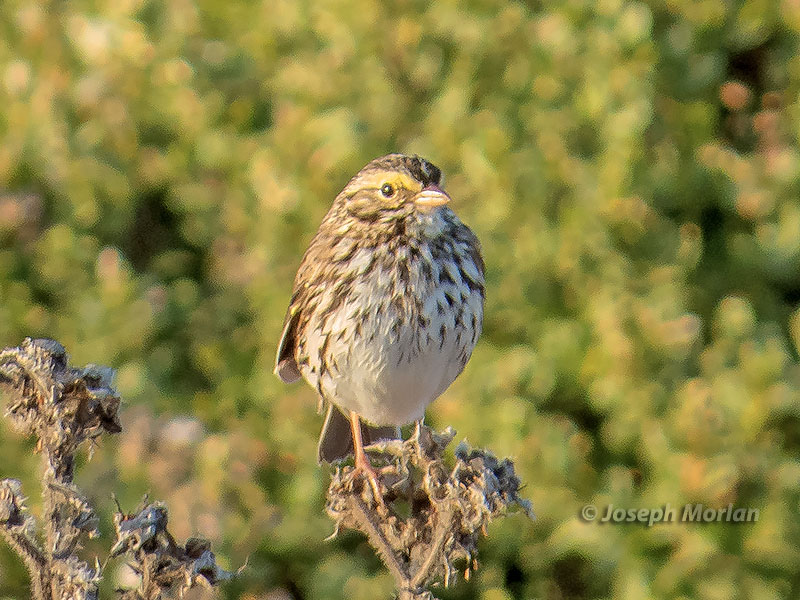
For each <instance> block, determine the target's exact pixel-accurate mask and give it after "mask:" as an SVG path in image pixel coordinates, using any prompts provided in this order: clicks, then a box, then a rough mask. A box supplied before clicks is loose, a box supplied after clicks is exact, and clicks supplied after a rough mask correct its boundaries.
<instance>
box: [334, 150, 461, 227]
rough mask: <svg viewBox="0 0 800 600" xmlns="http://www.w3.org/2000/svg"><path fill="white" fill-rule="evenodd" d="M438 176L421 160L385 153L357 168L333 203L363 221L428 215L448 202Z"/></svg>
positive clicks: (434, 167) (415, 157)
mask: <svg viewBox="0 0 800 600" xmlns="http://www.w3.org/2000/svg"><path fill="white" fill-rule="evenodd" d="M441 176H442V172H441V171H440V170H439V169H438V168H437V167H436V166H435V165H433V164H431V163H429V162H428V161H427V160H425V159H423V158H419V157H418V156H406V155H404V154H388V155H386V156H382V157H381V158H376V159H375V160H373V161H371V162H370V163H369V164H367V166H365V167H364V168H363V169H361V170H360V171H359V172H358V174H357V175H356V176H355V177H353V179H351V180H350V182H349V183H348V184H347V186H345V188H344V190H342V192H341V194H339V196H338V198H337V201H339V202H341V203H342V205H343V207H344V209H345V210H346V211H347V212H348V213H349V214H350V215H352V216H353V217H355V218H357V219H359V220H362V221H367V222H376V221H382V220H394V219H397V218H405V217H408V216H411V215H413V214H415V213H422V214H426V213H431V212H433V211H435V210H436V209H437V208H438V207H440V206H443V205H445V204H447V203H448V202H449V201H450V196H448V195H447V193H446V192H445V191H444V190H443V189H442V188H441V187H439V184H440V180H441Z"/></svg>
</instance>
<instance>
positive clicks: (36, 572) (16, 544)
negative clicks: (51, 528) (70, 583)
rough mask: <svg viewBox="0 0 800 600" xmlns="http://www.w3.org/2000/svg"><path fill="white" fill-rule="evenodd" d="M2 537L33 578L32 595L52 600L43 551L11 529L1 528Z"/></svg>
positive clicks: (44, 599) (43, 599)
mask: <svg viewBox="0 0 800 600" xmlns="http://www.w3.org/2000/svg"><path fill="white" fill-rule="evenodd" d="M0 535H2V536H3V539H4V540H5V541H6V543H7V544H8V545H9V546H11V548H12V549H13V550H14V552H16V553H17V555H18V556H20V557H21V558H22V561H23V562H24V563H25V568H26V569H27V570H28V574H29V575H30V578H31V587H32V588H33V589H32V590H31V591H32V595H33V597H34V598H36V599H37V600H39V599H42V600H51V598H52V593H51V590H50V585H49V579H48V577H46V576H45V573H46V572H47V571H46V570H45V567H46V564H47V563H46V561H45V558H44V556H43V555H42V551H41V549H40V548H39V547H38V546H36V544H34V543H33V542H32V541H31V540H29V539H28V538H27V537H26V536H25V535H23V534H21V533H16V532H15V531H14V530H13V529H12V528H10V527H2V528H0Z"/></svg>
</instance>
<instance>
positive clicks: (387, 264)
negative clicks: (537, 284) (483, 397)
mask: <svg viewBox="0 0 800 600" xmlns="http://www.w3.org/2000/svg"><path fill="white" fill-rule="evenodd" d="M440 177H441V171H440V170H439V169H438V168H437V167H435V166H434V165H432V164H431V163H429V162H428V161H426V160H423V159H421V158H419V157H416V156H405V155H402V154H389V155H388V156H383V157H381V158H376V159H375V160H373V161H372V162H370V163H369V164H368V165H367V166H365V167H364V168H363V169H361V171H359V172H358V174H357V175H356V176H355V177H353V179H351V180H350V182H349V183H348V184H347V185H346V186H345V188H344V189H343V190H342V191H341V193H339V195H338V196H336V199H335V200H334V201H333V206H332V207H331V209H330V210H329V211H328V214H327V215H326V216H325V218H324V219H323V221H322V224H321V225H320V227H319V230H318V231H317V234H316V235H315V236H314V239H313V240H312V241H311V245H310V246H309V248H308V250H307V251H306V253H305V255H304V256H303V260H302V262H301V264H300V268H299V270H298V272H297V276H296V278H295V281H294V290H293V292H292V299H291V302H290V303H289V309H288V311H287V314H286V322H285V324H284V327H283V334H282V337H281V341H280V344H279V347H278V355H277V360H276V366H275V373H276V374H277V375H278V376H279V377H280V378H281V379H282V380H283V381H284V382H287V383H289V382H293V381H296V380H297V379H299V378H300V377H301V376H302V377H304V378H305V380H306V381H307V382H308V383H309V384H311V385H312V386H313V387H314V388H316V390H317V392H318V393H319V396H320V401H321V402H327V403H328V413H327V416H326V418H325V425H324V426H323V429H322V434H321V435H320V440H319V447H318V454H319V460H320V461H328V462H332V461H335V460H339V459H342V458H344V457H346V456H347V455H348V454H349V453H351V452H353V451H354V453H355V460H356V469H357V470H360V471H362V472H363V473H364V474H365V475H366V476H367V477H368V478H369V480H370V484H371V485H372V487H373V489H374V490H377V487H376V486H377V483H376V478H375V473H374V471H373V470H372V468H371V466H370V463H369V461H368V459H367V458H366V455H365V454H364V450H363V445H364V443H366V444H369V443H372V442H375V441H377V440H379V439H386V438H397V437H398V435H399V429H398V427H399V426H400V425H405V424H407V423H411V422H412V421H415V420H420V419H422V416H423V414H424V412H425V407H426V406H427V405H428V404H430V403H431V402H432V401H433V400H435V399H436V398H437V397H438V396H439V395H440V394H441V393H442V392H444V390H445V389H447V387H448V386H449V385H450V384H451V383H452V382H453V380H454V379H455V378H456V377H457V376H458V375H459V373H461V371H462V370H463V369H464V366H465V365H466V364H467V361H468V360H469V357H470V355H471V354H472V349H473V348H474V347H475V343H476V342H477V340H478V336H479V335H480V333H481V325H482V321H483V297H484V288H483V284H484V279H483V259H482V258H481V254H480V244H479V242H478V239H477V238H476V237H475V235H474V234H473V233H472V231H470V229H469V228H468V227H467V226H466V225H464V224H463V223H462V222H461V221H460V220H459V219H458V217H457V216H456V215H455V213H453V211H452V210H450V208H448V207H446V206H445V204H447V202H449V200H450V197H449V196H448V195H447V194H446V193H445V192H444V190H442V189H441V188H440V187H439V182H440ZM340 411H341V412H340ZM343 413H344V414H343ZM345 415H347V417H345ZM362 420H363V421H365V422H362ZM351 433H352V439H351Z"/></svg>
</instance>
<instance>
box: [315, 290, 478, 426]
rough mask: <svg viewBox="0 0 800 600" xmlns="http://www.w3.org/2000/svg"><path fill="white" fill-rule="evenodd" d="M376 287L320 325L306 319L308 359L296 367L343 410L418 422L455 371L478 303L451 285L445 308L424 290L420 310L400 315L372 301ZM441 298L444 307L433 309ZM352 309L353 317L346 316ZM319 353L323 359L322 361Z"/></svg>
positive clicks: (474, 334) (473, 337)
mask: <svg viewBox="0 0 800 600" xmlns="http://www.w3.org/2000/svg"><path fill="white" fill-rule="evenodd" d="M379 284H380V282H375V281H373V282H369V283H368V284H366V285H365V286H364V287H363V288H362V289H360V290H357V292H361V293H355V294H354V295H353V296H352V300H351V302H346V303H343V304H342V305H341V306H340V307H339V308H338V309H337V310H336V311H335V313H334V314H332V315H331V316H330V317H329V318H328V320H327V322H326V323H325V326H324V327H322V326H317V325H318V324H317V323H313V322H312V323H310V327H309V328H308V329H307V334H306V344H307V350H308V357H309V360H308V363H307V364H305V365H302V366H301V372H302V373H303V376H304V377H305V379H306V380H307V381H308V382H309V383H310V384H311V385H313V386H314V387H316V388H317V389H318V390H319V391H320V392H321V393H322V396H323V397H324V398H326V399H327V400H329V401H331V402H333V403H334V404H336V405H337V406H339V407H340V408H342V409H344V410H345V411H348V410H352V411H354V412H356V413H358V414H359V415H360V416H361V417H363V418H364V419H365V420H367V421H369V422H371V423H373V424H376V425H405V424H407V423H410V422H412V421H415V420H417V419H420V418H421V417H422V416H423V414H424V412H425V408H426V407H427V406H428V404H430V403H431V402H432V401H433V400H435V399H436V398H437V397H438V396H439V395H441V394H442V392H444V390H446V389H447V388H448V386H449V385H450V384H451V383H452V382H453V380H454V379H455V378H456V377H457V376H458V375H459V373H461V371H462V370H463V368H464V365H465V364H466V362H467V360H469V357H470V355H471V354H472V349H473V348H474V346H475V342H476V341H477V339H478V336H479V335H480V328H481V322H482V312H483V300H482V298H481V297H480V295H479V294H471V295H470V294H469V293H468V290H467V292H464V290H463V288H462V289H461V290H459V291H456V290H452V289H451V290H449V291H450V292H451V294H450V295H451V298H455V301H454V302H453V304H452V306H450V305H448V304H447V303H446V300H445V295H444V290H443V289H438V288H437V289H430V290H426V291H428V292H429V293H428V294H427V295H423V296H422V297H423V298H424V301H423V304H422V306H421V309H422V310H421V311H419V313H418V314H415V315H414V316H413V317H412V318H408V317H406V318H405V319H403V318H402V317H401V313H399V312H398V311H397V310H396V308H395V307H393V306H391V305H389V306H378V305H376V304H375V302H374V300H375V296H374V295H373V294H372V293H370V292H374V289H376V286H377V285H379ZM461 292H463V293H461ZM324 302H325V301H324V300H323V301H322V303H321V304H323V305H324ZM442 303H445V304H444V305H445V306H446V307H447V309H446V311H444V312H442V311H441V310H440V309H439V308H438V306H440V305H442ZM356 313H357V314H359V318H357V319H353V318H352V316H353V314H356ZM457 316H459V317H460V318H459V319H458V321H457V319H456V317H457ZM412 321H413V322H412ZM398 322H402V324H401V325H399V326H398ZM356 324H358V329H356ZM314 331H324V332H325V333H324V334H314V333H313V332H314ZM320 350H322V351H320ZM321 355H324V356H327V357H329V360H328V361H327V363H326V364H325V365H323V364H322V360H321V358H320V357H321Z"/></svg>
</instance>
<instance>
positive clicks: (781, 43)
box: [0, 0, 800, 600]
mask: <svg viewBox="0 0 800 600" xmlns="http://www.w3.org/2000/svg"><path fill="white" fill-rule="evenodd" d="M798 31H800V3H798V2H797V1H796V0H746V1H735V2H728V1H724V0H696V1H693V0H663V1H660V0H651V1H648V2H626V1H623V0H597V1H594V0H592V1H588V0H565V1H561V2H546V3H537V2H530V3H528V4H525V3H505V2H497V1H491V0H483V1H480V0H476V1H473V2H455V1H447V0H439V1H437V2H433V3H428V2H422V1H417V0H393V1H390V2H385V3H384V2H378V1H377V0H376V1H370V0H359V1H356V2H344V1H342V0H320V1H316V2H295V1H292V0H263V1H262V2H256V1H243V0H235V1H231V2H217V1H212V0H195V1H191V0H172V1H171V2H168V3H160V2H150V1H146V0H114V1H108V0H106V1H104V0H95V1H89V0H75V1H72V2H30V1H28V0H8V1H6V2H4V3H3V8H2V13H0V344H2V346H7V345H17V344H18V343H19V342H20V341H21V339H22V338H23V337H24V336H26V335H31V336H46V337H53V338H56V339H58V340H60V341H61V342H62V343H64V344H65V345H66V347H67V348H68V350H69V351H70V353H71V355H72V360H73V362H74V363H76V364H85V363H87V362H95V363H102V364H109V365H111V366H113V367H115V368H117V369H118V378H117V382H118V387H119V390H120V391H121V393H122V394H123V397H124V399H125V407H124V416H123V425H124V427H125V432H124V433H123V434H122V435H121V436H119V437H118V438H117V439H114V440H106V441H104V442H103V443H102V444H101V446H100V447H99V448H98V449H97V451H96V452H95V456H94V458H93V460H92V461H91V462H88V463H87V464H86V465H85V466H84V467H83V468H82V470H81V471H80V473H79V483H80V485H81V486H82V487H83V488H84V489H85V490H87V491H90V493H91V495H92V498H93V500H94V501H95V503H96V504H97V505H98V506H100V507H101V508H102V511H103V514H104V515H105V517H104V518H105V522H104V529H105V531H106V532H109V531H110V527H109V523H108V515H109V514H110V512H111V511H112V509H113V504H112V502H111V500H110V493H111V491H113V490H115V491H116V492H117V493H118V495H119V497H120V501H121V502H122V505H123V507H125V508H126V509H129V510H130V509H132V508H134V507H135V506H136V504H137V503H138V501H139V499H140V498H141V496H142V494H144V493H145V492H146V491H150V492H151V494H152V497H154V498H160V499H163V500H165V501H166V502H167V503H168V504H169V505H170V507H171V522H172V527H173V530H174V532H175V533H176V534H177V536H178V537H179V538H181V539H184V538H185V537H187V536H189V535H191V534H193V533H199V534H202V535H205V536H207V537H210V538H211V539H212V541H213V543H214V547H215V549H216V551H217V554H218V555H219V557H220V560H221V561H222V562H223V564H227V565H228V566H229V567H232V568H235V567H237V566H239V565H240V564H242V563H243V562H244V561H245V559H246V558H247V557H249V568H248V570H247V571H246V572H245V573H244V574H243V575H242V576H241V577H240V579H239V580H238V581H237V582H235V583H233V584H232V585H229V586H228V587H226V588H225V590H224V592H223V593H222V596H223V597H226V598H246V599H248V600H256V599H267V598H269V599H270V600H277V599H283V598H298V599H299V598H303V599H317V598H352V599H356V600H359V599H364V600H366V599H372V598H389V597H391V593H392V582H391V580H390V578H389V576H388V575H387V574H386V573H385V572H384V571H383V570H382V569H381V566H380V563H379V562H378V561H377V559H375V558H374V556H373V554H372V552H371V551H370V549H369V548H368V547H367V545H366V544H365V543H364V541H363V540H362V539H361V538H360V537H358V536H355V535H346V536H344V537H342V538H340V539H338V540H337V541H333V542H326V541H324V538H325V537H326V536H327V535H328V534H329V533H330V532H331V529H332V525H331V522H330V521H329V520H328V519H327V517H325V516H324V514H323V512H322V505H323V497H324V490H325V488H326V486H327V482H328V476H327V473H326V471H325V470H324V469H321V468H319V467H318V466H317V465H316V461H315V444H316V435H317V433H318V429H319V427H320V425H321V417H320V416H318V415H317V414H316V413H315V406H316V400H315V397H314V392H313V390H311V389H310V388H308V387H306V386H301V385H297V386H292V387H285V386H283V385H281V384H280V383H279V381H278V380H277V379H276V378H275V377H274V376H273V375H272V362H273V356H274V351H275V346H276V343H277V340H278V337H279V333H280V326H281V322H282V319H283V316H284V310H285V306H286V304H287V302H288V298H289V293H290V288H291V284H292V278H293V276H294V272H295V270H296V268H297V266H298V264H299V261H300V257H301V255H302V252H303V250H304V248H305V246H306V244H307V243H308V241H309V240H310V238H311V236H312V235H313V233H314V231H315V230H316V227H317V224H318V223H319V221H320V219H321V217H322V215H323V214H324V213H325V211H326V210H327V208H328V206H329V204H330V202H331V200H332V199H333V197H334V195H335V194H336V193H337V192H338V191H339V189H341V187H342V186H343V185H344V183H345V182H346V181H347V180H348V179H349V177H350V176H351V175H352V174H353V173H355V172H356V171H357V170H358V169H359V168H360V167H361V166H362V165H363V164H364V163H366V162H367V161H368V160H370V159H371V158H374V157H375V156H378V155H381V154H385V153H387V152H391V151H405V152H415V153H418V154H420V155H422V156H425V157H426V158H428V159H430V160H431V161H433V162H434V163H435V164H437V165H438V166H440V167H441V168H442V170H443V171H444V172H445V174H446V178H447V179H446V186H447V189H448V191H449V192H450V194H451V195H452V196H453V198H454V203H453V204H454V208H455V210H456V211H457V212H458V213H459V215H460V216H461V217H462V218H463V219H464V221H466V222H467V223H468V224H470V225H471V226H472V227H473V229H474V230H475V231H476V233H477V234H478V236H479V237H480V239H481V240H482V242H483V246H484V254H485V258H486V263H487V270H488V294H487V305H486V311H487V314H486V323H485V331H484V335H483V337H482V339H481V341H480V343H479V345H478V348H477V349H476V352H475V354H474V355H473V358H472V361H471V362H470V364H469V365H468V367H467V369H466V371H465V372H464V374H463V375H462V376H461V378H460V379H459V380H457V382H456V383H455V384H454V385H453V386H452V388H451V389H450V390H448V391H447V392H446V393H445V395H444V396H443V397H442V398H440V399H439V400H438V401H437V402H435V403H434V404H433V405H432V406H431V408H430V409H429V413H428V414H429V421H430V422H432V423H433V424H435V425H436V426H439V427H444V426H445V425H452V426H453V427H455V428H456V429H457V430H458V432H459V435H460V436H464V437H466V438H467V439H468V440H469V442H470V443H472V444H475V445H480V446H488V447H490V448H491V449H492V450H493V451H495V452H496V453H497V454H499V455H510V456H513V457H515V459H516V461H517V467H518V469H519V472H520V473H521V475H522V477H523V479H524V481H525V482H527V488H526V490H525V492H526V494H527V496H528V497H530V498H531V499H532V501H533V503H534V507H535V509H536V512H537V514H538V520H537V521H536V522H535V523H529V522H527V521H526V520H525V519H524V518H523V517H522V516H512V517H510V518H507V519H504V520H503V521H501V522H497V523H495V524H494V526H493V527H492V529H491V530H490V532H489V533H490V536H489V538H488V539H487V540H486V541H485V543H484V545H483V550H482V555H481V557H480V561H481V568H480V569H479V570H478V571H477V572H476V573H475V574H474V575H473V577H472V578H471V579H470V581H469V582H461V583H459V584H458V585H457V586H456V587H455V588H453V589H451V590H449V591H446V592H445V591H441V590H440V591H437V593H438V594H440V595H441V596H442V597H444V598H474V599H478V598H480V599H483V600H501V599H506V598H520V599H522V598H524V599H530V598H541V599H545V598H546V599H551V598H552V599H562V598H563V599H566V598H625V599H638V598H699V599H704V600H706V599H707V600H714V599H717V598H719V599H728V598H754V599H764V600H766V599H773V598H776V599H777V598H789V597H798V595H800V568H798V565H800V519H798V513H799V512H800V491H799V490H800V487H799V485H798V483H799V482H800V460H799V459H798V453H799V452H800V403H799V402H798V395H799V394H800V371H798V347H799V346H800V309H799V307H800V203H799V202H798V190H799V188H800V153H798V148H797V140H798V135H800V103H799V102H798V91H799V89H800V54H798ZM0 435H2V441H1V442H0V443H1V444H2V446H0V447H1V448H2V462H1V463H0V476H17V477H22V478H23V481H24V485H25V489H26V490H27V493H28V494H29V495H30V496H32V497H33V498H35V497H36V489H37V485H36V482H37V480H36V477H35V472H36V469H37V468H38V457H37V456H33V455H32V454H31V449H32V447H31V443H30V442H29V441H27V440H23V439H20V438H19V437H16V436H13V435H11V434H10V433H9V432H8V430H7V429H6V428H5V425H2V429H0ZM686 502H702V503H704V504H706V505H708V506H717V507H722V506H726V505H727V504H728V503H733V504H735V505H737V506H747V507H756V508H758V509H760V518H759V520H758V522H757V523H750V524H744V525H731V524H725V523H720V524H717V523H715V524H707V525H698V524H680V523H673V524H664V525H660V526H654V527H652V528H647V527H644V526H641V525H605V526H603V525H599V524H596V523H585V522H583V521H582V520H581V519H580V518H579V511H580V508H581V507H582V506H583V505H584V504H586V503H593V504H595V505H596V506H598V507H599V508H601V510H602V509H603V508H604V507H605V506H607V505H609V504H613V505H614V506H617V507H624V508H629V507H657V506H661V505H663V504H665V503H670V504H671V505H672V506H682V505H683V504H684V503H686ZM109 543H110V541H109V539H108V536H106V538H105V539H102V538H101V540H99V541H98V542H97V543H96V544H93V545H92V546H90V547H89V548H87V556H89V557H91V556H92V555H93V554H95V553H97V554H99V555H101V556H103V552H104V549H107V547H108V544H109ZM108 573H109V580H108V581H107V582H106V587H107V589H109V590H110V589H112V588H113V586H114V585H115V584H117V583H119V582H124V581H125V577H126V576H125V574H124V570H123V569H121V568H120V566H119V565H117V564H114V563H112V564H110V565H109V567H108ZM0 596H6V597H11V598H23V597H26V596H27V581H26V577H25V574H24V571H23V569H22V567H21V564H20V563H19V562H18V561H17V560H16V559H14V557H13V556H12V555H11V554H10V552H9V551H8V550H7V548H5V547H2V548H0Z"/></svg>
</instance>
